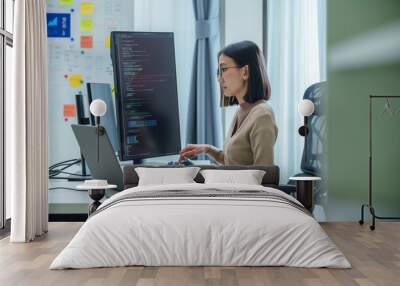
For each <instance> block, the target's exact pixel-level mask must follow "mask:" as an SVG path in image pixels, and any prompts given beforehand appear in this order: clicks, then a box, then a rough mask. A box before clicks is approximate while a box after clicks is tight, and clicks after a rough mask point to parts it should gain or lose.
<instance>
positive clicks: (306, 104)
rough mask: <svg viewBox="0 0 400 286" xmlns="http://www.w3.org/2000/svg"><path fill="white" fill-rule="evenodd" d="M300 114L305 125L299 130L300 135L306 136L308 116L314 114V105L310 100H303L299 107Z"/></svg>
mask: <svg viewBox="0 0 400 286" xmlns="http://www.w3.org/2000/svg"><path fill="white" fill-rule="evenodd" d="M297 110H298V112H299V113H300V114H301V115H303V117H304V125H303V126H301V127H300V128H299V134H300V135H301V136H306V135H307V134H308V131H309V130H308V116H310V115H312V114H313V113H314V103H313V102H312V101H311V100H309V99H303V100H302V101H300V103H299V104H298V106H297Z"/></svg>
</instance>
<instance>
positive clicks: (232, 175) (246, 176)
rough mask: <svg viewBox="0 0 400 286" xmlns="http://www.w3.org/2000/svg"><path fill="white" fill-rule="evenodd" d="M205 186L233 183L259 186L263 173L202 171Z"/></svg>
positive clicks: (255, 171)
mask: <svg viewBox="0 0 400 286" xmlns="http://www.w3.org/2000/svg"><path fill="white" fill-rule="evenodd" d="M200 174H201V175H202V176H203V177H204V180H205V182H204V183H206V184H211V183H233V184H246V185H261V182H262V179H263V177H264V175H265V171H261V170H202V171H200Z"/></svg>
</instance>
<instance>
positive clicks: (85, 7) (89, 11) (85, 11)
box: [81, 2, 94, 15]
mask: <svg viewBox="0 0 400 286" xmlns="http://www.w3.org/2000/svg"><path fill="white" fill-rule="evenodd" d="M93 11H94V3H93V2H82V3H81V15H93Z"/></svg>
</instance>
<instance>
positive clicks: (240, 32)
mask: <svg viewBox="0 0 400 286" xmlns="http://www.w3.org/2000/svg"><path fill="white" fill-rule="evenodd" d="M262 7H263V1H262V0H251V1H243V0H226V1H225V31H224V33H225V40H224V43H223V44H222V45H223V46H226V45H229V44H232V43H235V42H239V41H244V40H250V41H253V42H255V43H256V44H257V45H258V46H259V47H260V48H262V46H263V18H262V17H263V11H262ZM235 110H236V106H233V107H226V108H224V110H223V128H224V134H226V131H227V129H228V128H229V126H230V124H231V121H232V118H233V115H234V113H235Z"/></svg>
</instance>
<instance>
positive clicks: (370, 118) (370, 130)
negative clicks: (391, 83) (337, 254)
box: [358, 95, 400, 230]
mask: <svg viewBox="0 0 400 286" xmlns="http://www.w3.org/2000/svg"><path fill="white" fill-rule="evenodd" d="M389 98H400V95H370V96H369V173H368V176H369V182H368V183H369V195H368V204H363V205H362V206H361V219H360V220H359V221H358V222H359V224H361V225H362V224H364V208H365V207H367V208H369V211H370V213H371V216H372V225H370V227H369V228H370V229H371V230H374V229H375V219H394V220H398V219H400V217H383V216H378V215H377V214H376V213H375V209H374V207H373V205H372V101H373V100H374V99H386V104H385V108H384V110H383V112H382V113H381V116H382V115H384V114H385V113H386V112H388V113H389V114H391V115H395V114H396V113H398V114H399V115H400V109H398V110H397V111H394V110H392V108H391V106H390V103H389Z"/></svg>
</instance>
